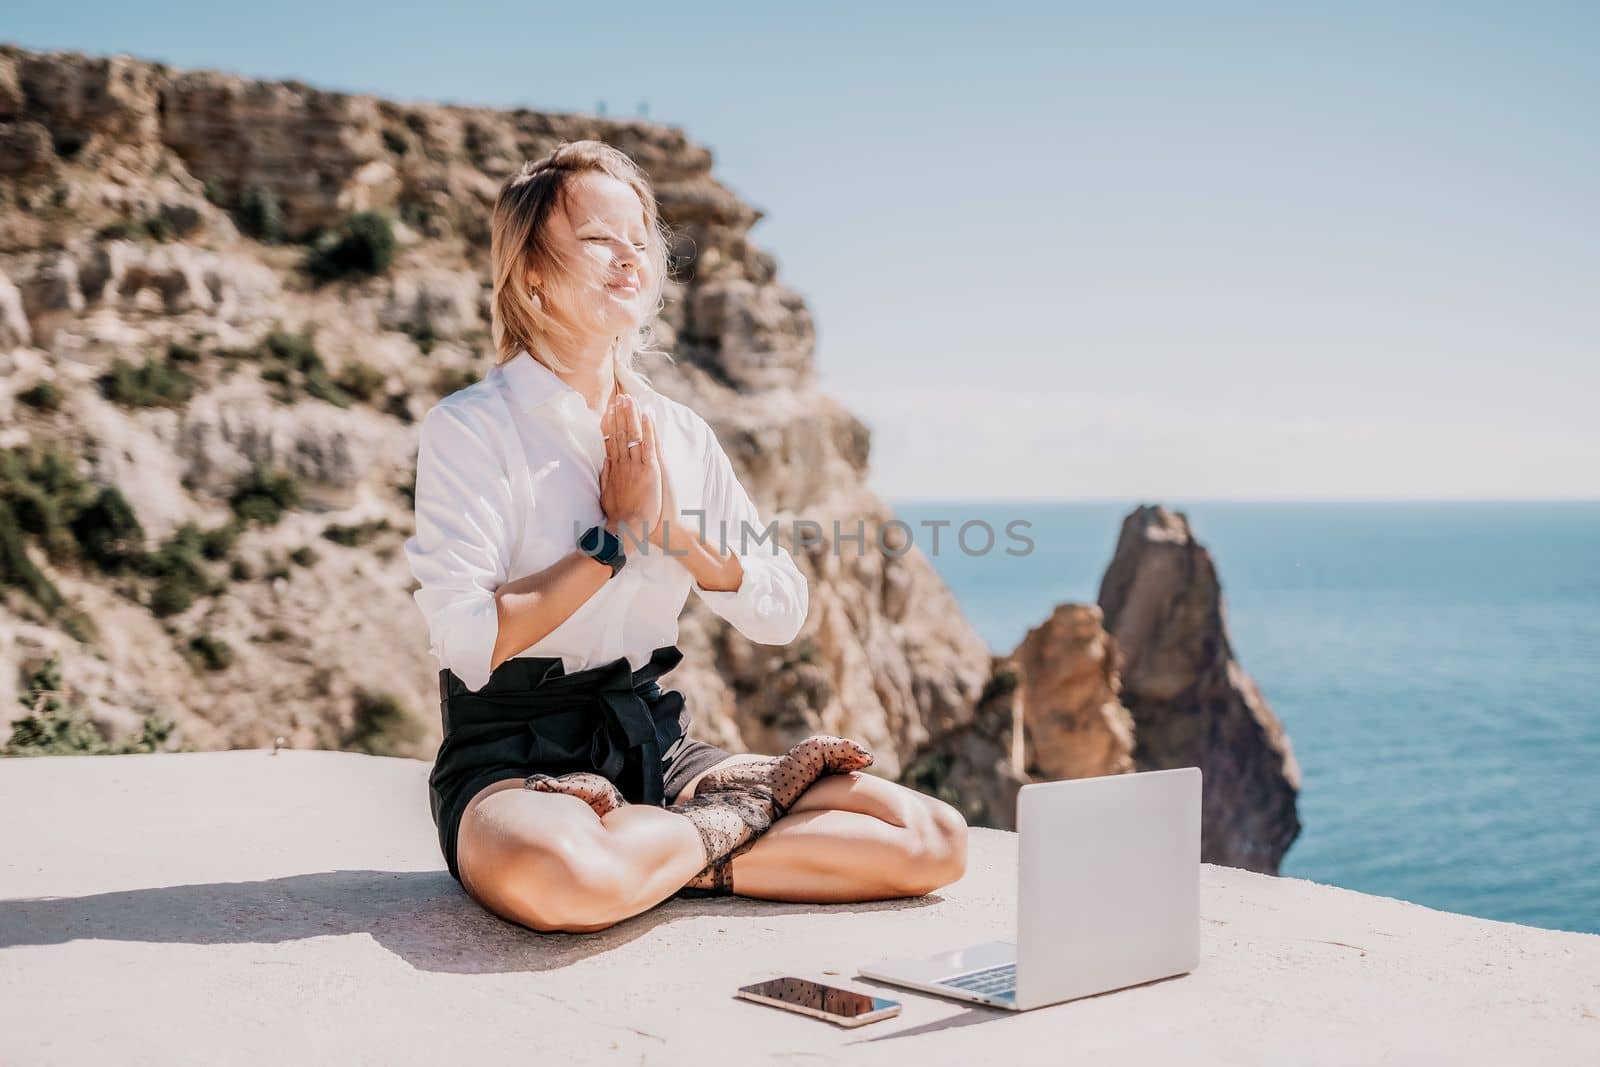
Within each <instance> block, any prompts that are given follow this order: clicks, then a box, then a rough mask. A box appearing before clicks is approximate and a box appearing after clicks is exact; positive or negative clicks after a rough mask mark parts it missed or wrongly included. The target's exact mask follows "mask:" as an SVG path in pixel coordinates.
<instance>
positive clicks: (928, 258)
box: [0, 0, 1600, 500]
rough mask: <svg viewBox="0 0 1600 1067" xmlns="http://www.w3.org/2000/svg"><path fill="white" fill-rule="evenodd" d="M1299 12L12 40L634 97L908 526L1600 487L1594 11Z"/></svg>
mask: <svg viewBox="0 0 1600 1067" xmlns="http://www.w3.org/2000/svg"><path fill="white" fill-rule="evenodd" d="M1135 6H1136V7H1137V12H1136V13H1133V12H1132V9H1133V8H1134V7H1135ZM1290 7H1291V5H1281V4H1260V5H1249V6H1235V5H1225V4H1210V5H1197V4H1173V5H1105V6H1103V7H1096V8H1084V7H1082V6H1078V5H1071V4H1016V3H1009V4H1008V3H994V4H985V5H981V7H980V8H978V9H976V10H977V12H978V15H976V16H971V17H958V16H956V15H949V16H944V15H938V16H936V15H930V14H929V11H930V10H934V9H936V5H921V4H917V5H912V4H905V5H900V4H894V5H890V4H880V5H873V6H871V7H870V8H868V7H867V6H865V5H844V4H833V3H808V4H804V5H781V6H780V5H757V4H750V3H740V4H734V3H728V4H717V5H713V4H703V3H691V2H684V3H679V4H673V5H663V4H648V5H646V4H635V3H614V4H609V5H605V6H604V7H602V6H600V5H595V4H585V3H568V4H563V5H559V6H557V5H544V4H534V3H519V4H488V3H472V2H463V3H458V4H454V5H451V6H450V7H448V8H446V7H444V6H442V5H438V4H427V5H420V4H405V3H389V4H382V5H378V4H326V3H323V4H307V3H302V2H299V0H280V2H277V3H274V4H271V5H270V6H268V7H266V8H259V9H257V10H256V12H255V13H254V14H244V13H242V12H236V11H233V10H230V8H229V6H228V5H217V4H215V3H214V2H211V3H205V4H191V3H161V4H156V5H138V4H135V5H125V4H117V5H112V4H95V5H85V4H72V3H60V2H54V3H49V4H43V3H34V2H24V3H23V4H22V5H21V7H20V8H18V7H17V6H15V4H13V5H11V6H10V7H9V9H8V13H7V16H6V18H5V20H4V26H3V27H0V29H3V32H4V34H5V38H4V39H5V40H8V41H12V42H15V43H18V44H21V45H23V46H26V47H32V48H74V49H80V50H84V51H88V52H92V53H107V52H116V51H121V52H128V53H132V54H134V55H138V56H141V57H146V58H150V59H161V60H165V61H167V62H169V63H172V64H174V65H176V66H180V67H206V68H215V69H223V70H230V71H237V72H239V73H242V74H247V75H252V76H257V77H285V78H287V77H295V78H300V79H303V80H305V81H307V82H310V83H312V84H316V85H319V86H323V87H326V88H334V89H346V90H355V91H367V92H375V93H379V94H382V95H385V96H390V97H394V98H398V99H403V100H439V101H453V102H462V103H473V104H484V105H492V106H515V105H523V106H528V107H534V108H542V109H549V110H561V111H583V112H593V111H595V110H596V108H597V106H598V104H599V102H600V101H605V104H606V107H607V110H608V113H610V114H612V115H631V114H635V113H637V111H638V108H639V105H640V103H641V102H642V101H643V102H647V103H648V113H649V116H650V117H651V118H653V119H656V120H658V121H662V122H667V123H670V124H673V125H677V126H682V127H683V128H684V129H685V130H686V131H687V133H688V134H689V136H690V137H691V138H693V139H694V140H696V141H699V142H701V143H703V144H706V145H708V146H709V147H710V148H711V149H712V151H713V152H714V153H715V157H716V159H717V172H718V174H719V176H720V177H721V178H722V179H723V180H724V181H725V182H727V183H728V184H729V185H730V186H732V187H733V188H734V189H735V190H736V191H738V192H739V193H740V194H741V195H743V196H744V197H745V198H746V199H748V200H750V201H751V202H753V203H755V204H756V205H758V206H759V207H761V208H762V209H763V210H765V211H766V212H767V213H768V218H767V219H766V220H764V221H763V222H762V223H761V224H760V225H759V226H758V227H757V230H756V237H757V238H758V240H759V241H760V242H761V243H763V244H764V245H765V246H766V247H768V248H770V249H772V250H773V251H774V252H775V254H776V255H777V256H778V259H779V262H780V267H781V272H782V277H783V278H784V279H785V280H786V281H787V283H788V284H789V285H791V286H793V287H794V288H795V289H796V290H798V291H799V292H800V293H801V294H803V295H804V296H805V297H806V298H807V300H808V301H809V303H810V305H811V307H812V309H813V311H814V312H815V314H816V317H817V321H818V331H819V340H818V362H819V365H820V367H821V373H822V377H823V382H824V385H825V387H826V388H828V389H829V390H830V391H832V392H833V393H835V394H836V395H838V396H839V397H841V398H842V399H843V400H844V401H845V402H846V403H847V404H848V405H849V406H850V407H851V408H853V409H854V410H855V411H857V412H858V413H860V414H861V415H862V416H863V417H864V418H865V419H866V420H867V421H868V423H869V424H870V425H871V426H872V427H873V429H874V431H875V445H874V465H873V473H872V480H873V483H874V485H875V487H876V488H877V489H879V491H881V492H883V493H884V494H886V495H888V496H890V497H891V498H896V499H906V498H913V497H963V498H980V497H1013V498H1015V497H1034V498H1114V499H1118V500H1128V499H1171V498H1182V499H1188V500H1194V499H1206V498H1251V499H1284V498H1289V499H1306V498H1346V499H1348V498H1363V499H1385V498H1404V499H1423V498H1427V499H1437V498H1463V497H1465V498H1479V499H1481V498H1521V497H1590V498H1593V497H1600V462H1597V460H1600V417H1597V408H1600V403H1597V396H1600V181H1597V175H1600V136H1597V134H1596V131H1597V130H1600V63H1597V62H1596V60H1595V57H1596V55H1597V54H1600V4H1588V3H1570V4H1540V3H1522V4H1510V3H1504V4H1499V5H1492V6H1491V5H1484V4H1475V3H1440V4H1419V3H1414V4H1405V5H1394V4H1389V3H1373V4H1358V3H1343V4H1338V5H1333V4H1327V5H1319V6H1318V7H1319V9H1318V10H1313V9H1311V8H1310V7H1309V6H1307V7H1305V8H1303V9H1299V10H1296V11H1290V10H1289V8H1290ZM1112 8H1115V9H1116V10H1112ZM1402 8H1403V10H1401V9H1402Z"/></svg>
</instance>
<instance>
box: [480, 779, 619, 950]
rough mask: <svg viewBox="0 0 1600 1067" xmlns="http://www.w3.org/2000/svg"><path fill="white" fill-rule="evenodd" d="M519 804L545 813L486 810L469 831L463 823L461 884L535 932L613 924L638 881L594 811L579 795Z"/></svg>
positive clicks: (487, 904)
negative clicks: (625, 899)
mask: <svg viewBox="0 0 1600 1067" xmlns="http://www.w3.org/2000/svg"><path fill="white" fill-rule="evenodd" d="M516 800H517V801H520V806H523V807H525V806H528V805H532V806H535V807H538V808H540V809H542V810H540V811H539V812H538V813H537V815H538V816H539V817H530V816H529V814H528V813H527V812H526V811H518V812H486V813H484V815H483V816H479V818H477V819H473V820H471V821H472V822H473V825H472V826H470V827H469V826H468V825H467V822H468V820H463V826H462V833H461V842H460V845H459V847H458V850H457V853H458V861H459V864H460V868H461V873H462V884H463V885H464V886H465V887H466V888H467V890H468V891H469V892H470V893H471V894H472V896H473V897H474V898H475V899H476V900H477V901H478V902H479V903H480V904H482V905H483V906H484V907H486V908H488V909H489V910H490V911H492V912H494V913H496V914H498V915H500V916H502V917H504V918H507V919H510V920H511V921H513V922H518V923H521V924H523V925H525V926H529V927H532V928H533V929H535V930H580V929H582V930H592V929H599V928H600V926H603V925H609V922H610V921H614V919H612V918H611V916H613V915H615V914H617V912H618V905H619V904H620V902H621V901H622V900H623V899H624V898H625V896H626V894H627V892H628V887H629V885H630V884H631V879H630V877H629V876H628V873H627V870H626V864H625V863H624V862H623V858H622V857H621V856H619V855H618V854H617V852H616V849H615V847H614V846H613V845H612V843H611V842H610V840H609V839H608V838H607V836H606V833H605V831H604V830H603V829H602V828H601V826H600V824H599V821H598V820H597V819H595V818H594V813H593V812H592V811H591V810H590V809H589V807H588V805H586V804H584V803H583V801H581V800H578V799H577V798H575V797H565V796H554V795H549V794H537V800H535V799H534V797H533V796H530V795H527V794H522V795H520V796H518V797H517V798H516ZM580 808H581V810H579V809H580ZM569 809H570V810H569ZM474 814H476V813H474ZM591 823H592V825H591ZM596 924H599V925H596Z"/></svg>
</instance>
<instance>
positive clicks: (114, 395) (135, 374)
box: [100, 356, 194, 407]
mask: <svg viewBox="0 0 1600 1067" xmlns="http://www.w3.org/2000/svg"><path fill="white" fill-rule="evenodd" d="M100 391H101V393H103V394H104V395H105V397H106V399H107V400H112V401H115V402H116V403H118V404H121V405H123V406H124V407H156V406H165V407H177V406H179V405H181V404H184V403H186V402H187V401H188V399H189V398H190V397H191V396H193V395H194V379H193V378H191V377H190V376H189V374H188V372H186V371H185V370H184V369H183V368H182V367H180V366H178V365H177V364H176V363H173V362H172V361H171V360H169V359H151V360H146V361H145V363H144V364H143V365H142V366H134V365H133V364H132V363H129V362H128V361H127V360H125V359H122V358H121V357H120V356H119V357H118V358H117V359H115V360H113V361H112V363H111V370H110V371H109V372H108V373H106V374H103V375H101V376H100Z"/></svg>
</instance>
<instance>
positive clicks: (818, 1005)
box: [741, 978, 899, 1019]
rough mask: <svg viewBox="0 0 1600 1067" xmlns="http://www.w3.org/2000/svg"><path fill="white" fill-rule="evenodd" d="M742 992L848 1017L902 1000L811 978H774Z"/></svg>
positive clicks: (878, 1009) (881, 1008) (880, 1008)
mask: <svg viewBox="0 0 1600 1067" xmlns="http://www.w3.org/2000/svg"><path fill="white" fill-rule="evenodd" d="M741 991H742V992H747V993H754V994H756V995H757V996H761V997H770V998H771V999H773V1000H781V1001H783V1002H784V1003H785V1004H794V1005H797V1006H799V1007H805V1008H814V1009H815V1010H817V1011H823V1012H827V1013H828V1014H829V1015H838V1016H841V1017H843V1018H846V1019H854V1018H856V1017H857V1016H861V1015H866V1014H867V1013H868V1012H874V1011H882V1010H884V1009H885V1008H889V1007H893V1006H896V1005H898V1003H899V1002H898V1001H894V1000H888V999H885V998H883V997H874V996H869V995H868V994H866V993H857V992H855V991H854V990H850V989H840V988H838V987H837V986H831V985H823V984H822V983H821V982H813V981H811V980H810V979H809V978H774V979H772V980H771V981H767V982H758V983H756V984H755V985H748V986H744V987H743V988H742V990H741Z"/></svg>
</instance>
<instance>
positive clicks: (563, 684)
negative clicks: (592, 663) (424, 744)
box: [430, 646, 684, 806]
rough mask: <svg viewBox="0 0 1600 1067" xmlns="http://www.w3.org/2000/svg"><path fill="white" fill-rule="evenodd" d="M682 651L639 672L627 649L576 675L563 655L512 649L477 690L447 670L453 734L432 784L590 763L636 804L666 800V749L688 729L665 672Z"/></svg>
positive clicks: (446, 712)
mask: <svg viewBox="0 0 1600 1067" xmlns="http://www.w3.org/2000/svg"><path fill="white" fill-rule="evenodd" d="M682 659H683V653H682V652H681V651H679V650H678V649H677V648H676V647H673V646H667V647H664V648H658V649H656V650H655V651H654V652H653V653H651V656H650V661H649V662H648V663H646V664H645V665H644V666H643V667H641V668H639V669H638V670H637V671H635V670H633V669H632V667H631V666H630V665H629V663H628V660H627V658H626V657H619V658H618V659H615V660H612V661H611V662H609V663H604V664H601V665H599V666H596V667H591V668H587V669H585V670H581V671H578V672H576V673H574V674H570V675H569V674H566V673H564V671H563V669H562V665H561V660H560V659H558V658H550V657H512V658H511V659H508V660H506V661H505V662H504V663H502V664H501V665H500V666H499V667H498V668H496V669H495V671H494V673H493V674H492V675H490V678H489V681H488V682H486V683H485V684H484V686H483V688H481V689H479V690H477V691H476V692H474V691H472V690H469V689H468V688H467V687H466V686H465V684H463V683H462V682H461V680H460V679H459V678H457V677H456V676H455V675H454V673H452V672H451V671H450V670H449V669H445V670H442V671H440V672H439V697H440V709H441V713H442V715H443V719H444V734H445V736H444V742H443V744H441V745H440V748H439V754H438V757H437V759H436V760H435V761H434V769H433V774H432V775H431V776H430V784H431V785H432V787H433V788H434V789H435V791H436V794H446V793H448V792H449V791H450V790H451V789H452V787H454V786H456V785H460V784H464V783H466V782H468V781H475V780H478V779H481V778H482V777H483V776H484V774H485V773H488V772H493V771H496V770H507V771H512V770H514V771H522V770H524V769H526V768H537V769H539V770H541V771H544V772H545V773H548V774H553V775H561V774H566V773H568V772H570V771H576V770H589V771H593V772H595V773H597V774H601V775H604V776H605V777H606V778H608V779H610V780H611V781H613V782H615V783H616V784H617V787H618V788H619V789H620V790H621V791H622V794H623V796H625V797H626V798H627V799H628V800H629V802H631V803H635V804H637V803H645V804H655V805H658V806H659V805H661V804H662V803H663V802H664V788H663V785H662V775H661V754H662V752H664V751H665V750H666V748H667V747H668V746H670V745H671V744H672V742H673V741H674V740H676V738H677V737H679V736H681V735H682V722H681V713H682V711H683V704H684V701H683V694H681V693H678V692H675V691H670V690H668V691H664V690H662V688H661V686H660V685H659V684H658V682H657V679H658V678H660V676H661V675H663V674H665V673H667V672H668V671H670V670H672V668H674V667H676V666H677V665H678V663H679V662H680V661H682ZM467 799H471V798H470V797H468V798H461V800H462V803H464V802H465V800H467Z"/></svg>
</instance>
